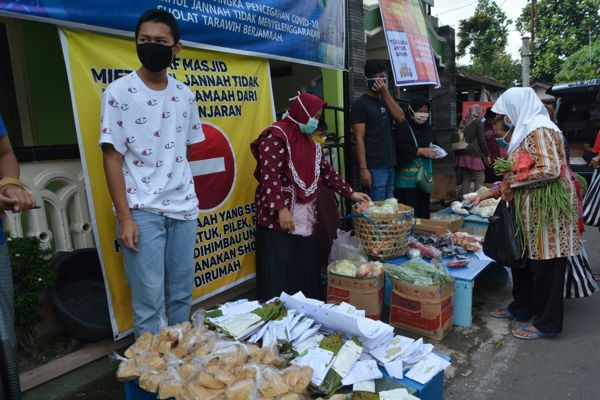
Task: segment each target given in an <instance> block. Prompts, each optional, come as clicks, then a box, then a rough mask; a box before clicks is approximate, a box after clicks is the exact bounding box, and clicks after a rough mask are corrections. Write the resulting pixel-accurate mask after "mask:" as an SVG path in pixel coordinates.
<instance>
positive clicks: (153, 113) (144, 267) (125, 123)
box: [100, 9, 204, 337]
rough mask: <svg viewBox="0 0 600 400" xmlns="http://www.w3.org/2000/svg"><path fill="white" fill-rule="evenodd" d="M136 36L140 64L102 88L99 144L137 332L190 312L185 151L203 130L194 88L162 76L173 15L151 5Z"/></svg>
mask: <svg viewBox="0 0 600 400" xmlns="http://www.w3.org/2000/svg"><path fill="white" fill-rule="evenodd" d="M135 38H136V44H137V53H138V57H139V59H140V61H141V63H142V66H141V67H140V68H139V69H138V70H137V71H135V72H132V73H131V74H129V75H127V76H124V77H122V78H120V79H118V80H116V81H115V82H113V83H112V84H110V85H109V86H108V87H107V88H106V90H105V92H104V95H103V98H102V117H101V135H100V144H101V146H102V152H103V155H104V171H105V174H106V181H107V184H108V189H109V191H110V195H111V197H112V201H113V204H114V208H115V212H116V215H117V233H118V238H119V241H120V242H121V244H122V248H123V254H124V258H125V272H126V274H127V279H128V281H129V286H130V288H131V294H132V303H133V312H134V320H135V329H134V331H135V335H136V337H138V336H139V335H141V334H143V333H144V332H151V333H157V332H158V330H159V329H160V328H161V327H162V326H163V325H164V324H169V325H172V324H177V323H181V322H183V321H186V320H187V319H188V318H189V313H190V306H191V298H192V283H193V275H194V259H193V256H194V245H195V238H196V232H197V225H196V218H197V214H198V199H197V197H196V193H195V190H194V181H193V176H192V173H191V170H190V166H189V164H188V160H187V150H188V147H189V146H190V145H192V144H194V143H198V142H201V141H202V140H204V133H203V132H202V126H201V124H200V118H199V116H198V108H197V105H196V99H195V96H194V94H193V92H192V91H191V90H190V89H189V88H188V87H187V86H185V85H184V84H183V83H181V82H179V81H177V80H176V79H174V78H172V77H170V76H169V75H168V74H167V67H168V66H169V65H170V64H171V61H172V59H173V57H174V56H175V55H176V54H177V53H178V52H179V51H180V50H181V47H182V44H181V42H180V41H179V27H178V25H177V21H176V20H175V18H174V17H173V16H172V15H171V14H170V13H168V12H167V11H164V10H158V9H153V10H149V11H147V12H145V13H144V14H143V15H142V16H141V17H140V19H139V21H138V24H137V28H136V33H135Z"/></svg>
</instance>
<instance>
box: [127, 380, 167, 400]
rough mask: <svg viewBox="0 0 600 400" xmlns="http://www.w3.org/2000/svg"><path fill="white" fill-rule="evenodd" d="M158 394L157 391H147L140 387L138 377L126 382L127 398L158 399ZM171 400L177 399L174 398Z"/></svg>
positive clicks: (135, 399)
mask: <svg viewBox="0 0 600 400" xmlns="http://www.w3.org/2000/svg"><path fill="white" fill-rule="evenodd" d="M157 398H158V395H157V394H156V393H150V392H146V391H145V390H144V389H141V388H140V383H139V381H138V380H137V379H136V380H135V381H129V382H125V400H156V399H157ZM169 400H175V399H173V398H171V399H169Z"/></svg>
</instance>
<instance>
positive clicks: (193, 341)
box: [173, 328, 206, 358]
mask: <svg viewBox="0 0 600 400" xmlns="http://www.w3.org/2000/svg"><path fill="white" fill-rule="evenodd" d="M205 332H206V331H205V330H201V329H198V328H196V329H190V330H189V331H187V332H186V333H185V334H184V335H183V337H182V338H181V340H180V341H179V342H178V343H177V347H175V348H174V349H173V354H175V355H176V356H177V357H179V358H183V357H185V356H186V355H187V354H188V353H191V352H192V351H193V350H194V349H195V348H196V347H197V346H199V345H200V344H202V343H203V342H202V338H201V337H202V335H203V334H204V333H205Z"/></svg>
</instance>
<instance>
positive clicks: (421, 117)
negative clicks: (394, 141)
mask: <svg viewBox="0 0 600 400" xmlns="http://www.w3.org/2000/svg"><path fill="white" fill-rule="evenodd" d="M408 110H409V111H410V112H411V114H412V119H413V121H415V123H416V124H419V125H422V124H424V123H425V122H427V120H429V113H428V112H414V111H413V109H412V108H411V107H410V106H408Z"/></svg>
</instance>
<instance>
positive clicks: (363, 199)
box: [350, 192, 371, 203]
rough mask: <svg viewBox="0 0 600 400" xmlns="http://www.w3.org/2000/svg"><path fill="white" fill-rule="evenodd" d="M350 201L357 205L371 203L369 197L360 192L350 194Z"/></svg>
mask: <svg viewBox="0 0 600 400" xmlns="http://www.w3.org/2000/svg"><path fill="white" fill-rule="evenodd" d="M350 199H351V200H352V201H357V202H359V203H368V202H370V201H371V198H370V197H369V196H367V195H366V194H364V193H361V192H354V193H352V195H351V196H350Z"/></svg>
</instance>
